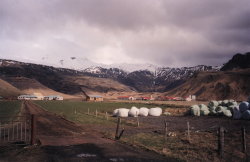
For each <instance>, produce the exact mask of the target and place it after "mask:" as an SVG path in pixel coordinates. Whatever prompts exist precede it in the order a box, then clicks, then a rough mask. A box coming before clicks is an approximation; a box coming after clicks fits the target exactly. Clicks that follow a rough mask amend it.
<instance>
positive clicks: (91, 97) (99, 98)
mask: <svg viewBox="0 0 250 162" xmlns="http://www.w3.org/2000/svg"><path fill="white" fill-rule="evenodd" d="M87 101H103V97H102V96H100V95H88V96H87Z"/></svg>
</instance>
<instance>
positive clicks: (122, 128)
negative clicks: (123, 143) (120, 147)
mask: <svg viewBox="0 0 250 162" xmlns="http://www.w3.org/2000/svg"><path fill="white" fill-rule="evenodd" d="M124 130H125V129H124V128H122V131H121V133H120V135H119V137H118V140H119V139H120V138H121V137H122V135H123V132H124Z"/></svg>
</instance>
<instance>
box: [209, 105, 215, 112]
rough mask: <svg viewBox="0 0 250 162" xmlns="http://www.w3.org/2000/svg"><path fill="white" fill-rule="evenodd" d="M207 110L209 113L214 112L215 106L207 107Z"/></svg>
mask: <svg viewBox="0 0 250 162" xmlns="http://www.w3.org/2000/svg"><path fill="white" fill-rule="evenodd" d="M208 110H209V111H210V112H211V111H215V110H216V106H212V107H211V106H210V107H208Z"/></svg>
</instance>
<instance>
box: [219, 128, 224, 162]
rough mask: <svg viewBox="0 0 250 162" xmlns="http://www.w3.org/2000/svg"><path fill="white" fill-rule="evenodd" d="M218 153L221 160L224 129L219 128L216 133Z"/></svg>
mask: <svg viewBox="0 0 250 162" xmlns="http://www.w3.org/2000/svg"><path fill="white" fill-rule="evenodd" d="M218 153H219V155H220V157H221V158H223V157H224V128H223V127H219V131H218Z"/></svg>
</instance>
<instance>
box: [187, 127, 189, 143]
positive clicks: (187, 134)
mask: <svg viewBox="0 0 250 162" xmlns="http://www.w3.org/2000/svg"><path fill="white" fill-rule="evenodd" d="M187 140H188V142H189V143H190V126H189V122H187Z"/></svg>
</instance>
